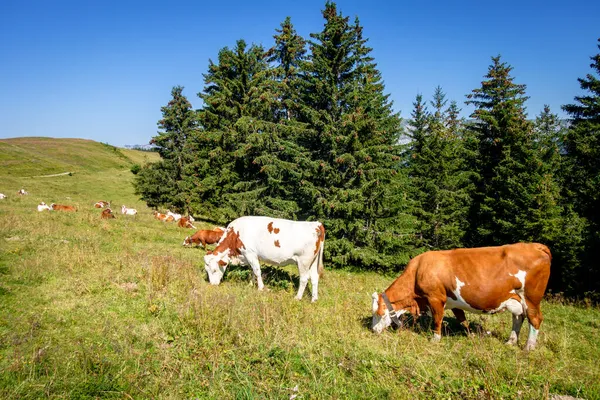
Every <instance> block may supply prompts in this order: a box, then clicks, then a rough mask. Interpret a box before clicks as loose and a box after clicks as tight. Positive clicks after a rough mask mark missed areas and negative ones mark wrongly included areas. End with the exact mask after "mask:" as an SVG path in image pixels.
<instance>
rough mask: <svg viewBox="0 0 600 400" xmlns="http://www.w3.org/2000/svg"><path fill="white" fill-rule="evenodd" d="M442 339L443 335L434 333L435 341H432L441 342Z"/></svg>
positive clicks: (433, 340)
mask: <svg viewBox="0 0 600 400" xmlns="http://www.w3.org/2000/svg"><path fill="white" fill-rule="evenodd" d="M441 339H442V335H440V334H438V333H434V334H433V339H431V341H432V342H439V341H440V340H441Z"/></svg>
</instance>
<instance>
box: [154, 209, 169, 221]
mask: <svg viewBox="0 0 600 400" xmlns="http://www.w3.org/2000/svg"><path fill="white" fill-rule="evenodd" d="M152 215H154V218H156V219H157V220H159V221H165V220H166V219H167V214H161V213H159V212H158V211H154V212H153V213H152Z"/></svg>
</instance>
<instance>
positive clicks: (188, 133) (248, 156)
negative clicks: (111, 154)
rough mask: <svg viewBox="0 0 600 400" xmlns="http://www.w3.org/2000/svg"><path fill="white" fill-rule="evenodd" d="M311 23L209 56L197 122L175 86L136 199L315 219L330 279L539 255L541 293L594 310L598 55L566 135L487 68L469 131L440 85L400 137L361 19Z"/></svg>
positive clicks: (599, 169)
mask: <svg viewBox="0 0 600 400" xmlns="http://www.w3.org/2000/svg"><path fill="white" fill-rule="evenodd" d="M322 15H323V18H324V26H323V30H322V31H321V32H318V33H312V34H310V38H309V39H305V38H303V37H301V36H300V35H299V34H298V33H297V32H296V30H295V29H294V26H293V24H292V22H291V19H290V18H289V17H288V18H286V19H285V21H283V22H282V24H281V26H280V27H279V28H278V29H276V34H275V35H274V44H273V46H272V47H271V48H268V49H265V48H263V47H262V46H259V45H254V44H252V45H248V44H247V43H246V42H245V41H244V40H239V41H237V43H236V44H235V47H233V48H228V47H224V48H223V49H221V50H220V51H219V54H218V58H217V60H216V62H213V61H212V60H211V61H209V66H208V71H207V72H206V73H205V74H204V75H203V78H204V89H203V90H202V92H200V93H198V96H199V97H200V98H201V99H202V103H203V105H202V107H201V108H200V109H198V110H194V109H193V108H192V105H191V103H190V102H189V101H188V99H187V98H186V96H185V95H184V94H183V87H181V86H176V87H174V88H173V89H172V92H171V95H172V98H171V100H170V101H169V103H168V104H167V105H166V106H164V107H162V108H161V111H162V119H161V120H160V121H158V127H159V132H158V134H157V135H156V136H155V137H154V138H153V139H152V142H151V143H152V144H154V145H156V146H157V151H158V152H159V153H160V155H161V160H160V161H159V162H156V163H151V164H148V165H146V166H144V167H143V168H141V169H139V170H136V172H137V174H136V176H135V180H134V186H135V188H136V192H137V194H139V195H140V196H141V198H142V199H143V200H144V201H146V202H147V204H148V205H149V206H151V207H168V208H171V209H174V210H177V211H180V212H187V213H190V214H193V215H195V216H201V217H204V218H206V219H208V220H212V221H214V222H217V223H220V224H224V223H227V222H228V221H230V220H232V219H234V218H237V217H239V216H242V215H267V216H273V217H281V218H288V219H294V220H320V221H322V222H323V223H324V224H325V226H326V228H327V246H326V251H325V259H326V264H327V266H328V267H330V268H336V267H344V268H357V269H370V270H379V271H397V270H399V269H401V268H402V267H403V266H404V265H405V264H406V263H407V262H408V260H409V259H410V258H411V257H413V256H415V255H417V254H419V253H421V252H423V251H426V250H431V249H451V248H457V247H477V246H490V245H501V244H507V243H514V242H523V241H536V242H541V243H544V244H546V245H548V246H550V248H551V249H552V251H553V267H552V274H551V282H550V287H551V289H553V290H555V291H561V292H565V293H566V294H568V295H571V296H578V297H583V296H585V297H588V298H595V299H596V300H598V294H597V292H596V291H597V288H598V284H599V283H600V272H599V271H600V269H599V268H598V267H597V262H596V261H595V257H594V255H595V253H594V250H595V249H596V248H599V247H598V246H600V218H599V216H598V212H597V211H596V210H598V209H599V208H598V207H597V206H598V205H599V204H598V201H599V198H600V196H599V194H598V193H599V190H598V189H599V188H600V186H599V184H600V154H599V152H600V81H599V80H598V77H597V75H598V74H599V73H600V54H598V55H595V56H593V57H591V59H592V64H591V68H592V69H593V73H590V74H588V75H587V76H586V77H585V78H579V83H580V86H581V89H582V91H583V92H584V93H585V94H583V95H581V96H577V97H575V99H574V103H573V104H568V105H565V106H563V110H564V111H565V112H566V113H567V114H568V115H569V120H568V121H566V123H565V121H561V120H560V119H559V118H558V116H557V115H556V114H554V113H553V112H552V110H550V108H549V107H548V106H545V107H544V110H543V111H542V112H541V113H540V115H538V116H537V117H536V118H535V120H530V119H528V116H527V113H526V107H525V104H526V102H527V99H528V97H527V95H526V86H525V85H523V84H518V83H516V82H515V78H514V77H513V76H512V67H511V66H510V65H508V64H507V63H506V62H504V61H503V60H502V59H501V57H500V56H496V57H492V58H491V64H490V65H489V67H488V70H487V74H486V75H485V76H484V80H483V81H482V83H481V87H478V88H475V89H473V90H472V92H471V93H469V94H467V95H466V98H467V99H466V104H468V105H472V106H473V107H474V111H473V113H472V114H471V115H470V117H469V119H467V120H465V119H463V118H461V117H460V112H461V109H460V106H459V103H458V102H456V101H450V100H449V99H447V98H446V94H445V93H444V91H443V89H442V88H441V87H437V88H435V92H434V94H433V96H432V98H431V99H424V98H423V96H422V95H421V94H418V95H417V96H416V98H415V100H414V103H413V109H412V112H411V115H410V118H409V119H408V121H407V122H406V123H405V124H403V123H402V119H401V118H400V116H399V114H398V113H396V112H394V111H393V109H392V102H391V101H390V99H389V94H386V93H385V87H384V83H383V79H382V76H381V73H380V71H379V70H378V69H377V64H376V63H375V60H374V58H373V56H372V55H371V53H372V49H371V48H370V47H368V45H367V41H368V40H367V39H366V38H365V37H364V36H363V28H362V26H361V25H360V21H359V19H358V18H355V19H354V20H353V21H351V20H350V18H349V17H347V16H343V15H342V13H341V12H339V11H338V9H337V7H336V5H335V3H332V2H327V3H326V4H325V9H324V10H323V11H322ZM599 48H600V41H599Z"/></svg>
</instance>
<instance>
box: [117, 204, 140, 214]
mask: <svg viewBox="0 0 600 400" xmlns="http://www.w3.org/2000/svg"><path fill="white" fill-rule="evenodd" d="M121 214H125V215H136V214H137V210H136V209H135V208H127V207H125V206H121Z"/></svg>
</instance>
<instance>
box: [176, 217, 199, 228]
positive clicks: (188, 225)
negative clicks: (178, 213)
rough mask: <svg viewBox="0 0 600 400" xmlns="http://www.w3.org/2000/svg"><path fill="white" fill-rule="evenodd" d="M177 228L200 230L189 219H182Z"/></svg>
mask: <svg viewBox="0 0 600 400" xmlns="http://www.w3.org/2000/svg"><path fill="white" fill-rule="evenodd" d="M177 226H178V227H180V228H190V229H198V228H196V227H195V226H194V225H193V224H192V221H190V219H189V218H188V217H181V218H180V219H179V222H178V223H177Z"/></svg>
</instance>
